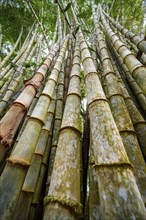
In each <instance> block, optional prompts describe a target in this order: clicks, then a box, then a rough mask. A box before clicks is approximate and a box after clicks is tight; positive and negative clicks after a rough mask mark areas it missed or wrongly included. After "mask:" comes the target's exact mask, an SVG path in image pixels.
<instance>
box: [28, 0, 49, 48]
mask: <svg viewBox="0 0 146 220" xmlns="http://www.w3.org/2000/svg"><path fill="white" fill-rule="evenodd" d="M26 2H27V4H28V6H29V8H30V10H31V11H32V13H33V15H34V17H35V19H36V20H37V23H38V25H39V27H40V29H41V31H42V34H43V36H44V39H45V41H46V44H47V47H48V50H49V48H50V47H49V42H48V39H47V36H46V33H45V29H44V27H43V25H42V23H41V22H40V21H39V18H38V16H37V14H36V12H35V10H34V8H33V7H32V4H31V2H30V1H29V0H26Z"/></svg>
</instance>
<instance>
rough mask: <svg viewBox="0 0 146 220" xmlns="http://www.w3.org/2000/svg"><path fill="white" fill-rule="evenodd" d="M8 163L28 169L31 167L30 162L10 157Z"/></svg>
mask: <svg viewBox="0 0 146 220" xmlns="http://www.w3.org/2000/svg"><path fill="white" fill-rule="evenodd" d="M7 161H8V162H10V163H12V164H13V165H16V166H17V165H18V166H19V165H20V166H22V167H28V166H30V163H29V162H28V161H26V160H24V159H17V158H11V157H9V158H8V159H7Z"/></svg>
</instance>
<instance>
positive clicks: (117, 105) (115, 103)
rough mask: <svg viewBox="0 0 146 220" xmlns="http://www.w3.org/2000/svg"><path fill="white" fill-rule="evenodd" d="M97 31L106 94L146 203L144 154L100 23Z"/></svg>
mask: <svg viewBox="0 0 146 220" xmlns="http://www.w3.org/2000/svg"><path fill="white" fill-rule="evenodd" d="M96 33H97V41H98V48H99V54H100V58H101V62H102V66H103V73H104V80H105V83H106V86H107V89H106V95H107V97H108V99H109V102H110V107H111V111H112V114H113V116H114V119H115V122H116V124H117V127H118V129H119V132H120V135H121V138H122V141H123V144H124V146H125V149H126V152H127V155H128V157H129V159H130V161H131V163H132V164H133V165H134V175H135V178H136V181H137V184H138V187H139V190H140V192H141V195H142V198H143V200H144V203H145V202H146V192H145V189H146V185H145V184H144V182H145V183H146V166H145V162H144V159H143V155H142V153H141V150H140V147H139V144H138V141H137V138H136V134H135V131H134V128H133V125H132V122H131V119H130V116H129V113H128V110H127V108H126V105H125V102H124V99H123V97H122V93H121V91H120V89H119V85H118V81H117V77H116V76H115V74H114V70H113V67H112V63H111V61H110V58H109V55H108V52H107V47H106V44H105V42H104V39H103V37H102V32H101V31H100V28H99V24H98V23H96ZM101 41H102V44H101ZM107 61H108V67H107Z"/></svg>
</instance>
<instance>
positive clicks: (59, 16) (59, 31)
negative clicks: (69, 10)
mask: <svg viewBox="0 0 146 220" xmlns="http://www.w3.org/2000/svg"><path fill="white" fill-rule="evenodd" d="M57 10H58V40H59V41H61V40H62V22H61V15H60V8H59V6H57Z"/></svg>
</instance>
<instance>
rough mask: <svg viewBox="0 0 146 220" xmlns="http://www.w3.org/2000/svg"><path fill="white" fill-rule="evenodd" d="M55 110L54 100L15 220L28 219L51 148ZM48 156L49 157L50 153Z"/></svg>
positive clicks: (36, 149) (23, 189) (20, 197)
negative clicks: (47, 149) (49, 144)
mask: <svg viewBox="0 0 146 220" xmlns="http://www.w3.org/2000/svg"><path fill="white" fill-rule="evenodd" d="M54 109H55V100H52V102H51V103H50V106H49V108H48V112H47V117H46V122H45V124H44V126H43V127H42V130H41V132H40V136H39V140H38V142H37V145H36V148H35V151H34V154H33V157H32V161H31V166H30V167H29V169H28V171H27V175H26V177H25V180H24V183H23V186H22V190H21V193H20V196H19V199H18V202H17V205H16V209H15V214H14V217H13V219H19V218H21V219H28V216H29V212H30V206H31V202H32V200H33V197H34V194H35V191H36V187H37V182H38V178H39V176H40V173H41V166H42V162H43V158H44V156H45V153H47V152H46V148H47V147H50V146H47V140H48V137H49V134H50V132H51V127H52V122H53V116H54ZM47 155H49V151H48V154H47ZM41 178H42V179H43V176H42V175H41ZM37 202H38V201H37Z"/></svg>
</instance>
